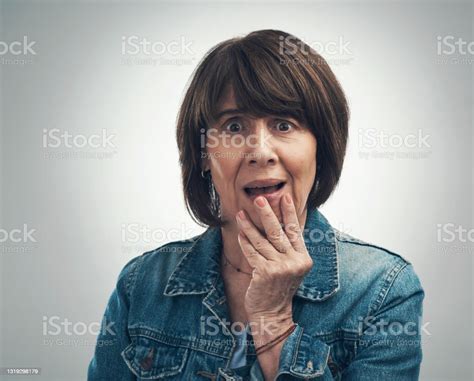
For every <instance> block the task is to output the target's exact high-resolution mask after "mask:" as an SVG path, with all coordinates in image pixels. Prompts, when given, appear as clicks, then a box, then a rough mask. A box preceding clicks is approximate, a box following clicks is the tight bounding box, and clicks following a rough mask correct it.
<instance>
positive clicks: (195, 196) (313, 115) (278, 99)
mask: <svg viewBox="0 0 474 381" xmlns="http://www.w3.org/2000/svg"><path fill="white" fill-rule="evenodd" d="M228 86H231V87H232V89H233V91H234V95H235V100H236V104H237V107H238V108H239V109H241V110H242V112H244V113H247V114H249V115H252V116H259V117H262V116H265V115H276V116H292V117H294V118H295V119H297V120H299V121H301V122H304V123H305V125H306V126H307V128H309V129H310V131H311V132H312V133H313V135H314V136H315V137H316V140H317V144H318V149H317V154H316V160H317V170H316V175H315V181H314V184H313V187H312V189H311V192H310V194H309V197H308V201H307V208H308V209H312V208H317V207H319V206H320V205H322V204H323V203H324V202H325V201H326V200H327V199H328V198H329V196H330V195H331V193H332V192H333V191H334V189H335V187H336V185H337V183H338V181H339V177H340V175H341V171H342V166H343V162H344V156H345V151H346V144H347V136H348V123H349V108H348V104H347V101H346V97H345V95H344V92H343V90H342V88H341V86H340V84H339V82H338V80H337V79H336V77H335V75H334V73H333V72H332V71H331V69H330V67H329V65H328V64H327V62H326V61H325V60H324V58H322V57H321V56H320V55H319V54H318V53H316V52H315V51H314V50H313V49H312V48H311V47H310V46H309V45H307V44H306V43H304V42H303V41H301V40H300V39H298V38H296V37H294V36H292V35H290V34H288V33H285V32H282V31H278V30H259V31H255V32H252V33H250V34H248V35H247V36H245V37H238V38H232V39H229V40H226V41H223V42H221V43H219V44H217V45H216V46H214V47H213V48H212V49H211V50H210V51H208V52H207V54H206V55H205V56H204V58H203V59H202V60H201V62H200V63H199V65H198V67H197V68H196V69H195V71H194V73H193V75H192V78H191V81H190V82H189V84H188V87H187V90H186V93H185V95H184V99H183V101H182V104H181V107H180V110H179V114H178V118H177V131H176V139H177V143H178V149H179V161H180V165H181V171H182V185H183V190H184V198H185V202H186V207H187V209H188V211H189V213H190V214H191V216H192V218H193V219H194V220H195V221H196V222H197V223H198V224H200V225H202V226H206V225H207V226H222V225H223V224H224V222H223V221H222V220H221V219H220V202H219V196H218V194H217V192H216V191H215V189H214V186H213V184H212V178H211V176H210V173H209V171H207V172H206V173H204V172H203V171H202V159H201V158H202V157H203V156H202V155H201V154H202V153H204V152H205V147H203V146H202V144H201V136H202V134H203V131H207V129H208V128H209V127H210V126H211V125H212V123H213V122H214V121H215V120H216V116H217V111H218V110H217V106H218V103H219V100H220V98H221V96H223V95H224V94H223V92H224V91H226V89H227V88H228ZM203 150H204V151H203Z"/></svg>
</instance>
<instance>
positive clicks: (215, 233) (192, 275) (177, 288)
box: [164, 209, 339, 301]
mask: <svg viewBox="0 0 474 381" xmlns="http://www.w3.org/2000/svg"><path fill="white" fill-rule="evenodd" d="M304 240H305V244H306V248H307V250H308V253H309V254H310V255H311V257H312V259H313V267H312V269H311V270H310V272H309V273H308V274H306V276H305V278H304V279H303V281H302V282H301V284H300V286H299V288H298V290H297V291H296V294H295V295H296V296H299V297H301V298H304V299H308V300H310V301H322V300H325V299H327V298H329V297H330V296H332V295H333V294H335V293H336V292H337V291H338V290H339V271H338V254H337V245H336V239H335V231H334V229H333V228H332V226H331V225H330V224H329V222H328V220H327V219H326V218H325V217H324V216H323V214H322V213H321V212H320V211H319V210H317V209H313V210H310V211H308V215H307V217H306V224H305V228H304ZM221 249H222V235H221V231H220V228H208V229H207V230H206V231H205V232H204V233H202V234H201V235H200V236H198V237H196V238H195V239H194V240H193V243H192V246H191V248H190V249H189V251H188V252H187V253H186V254H185V256H184V257H183V258H182V259H181V261H180V262H179V263H178V265H177V266H176V268H175V269H174V271H173V273H172V274H171V276H170V277H169V279H168V282H167V284H166V287H165V291H164V295H167V296H175V295H186V294H202V293H207V292H208V291H209V290H210V289H211V287H212V286H213V285H214V284H215V282H216V280H217V278H218V277H219V276H220V257H221Z"/></svg>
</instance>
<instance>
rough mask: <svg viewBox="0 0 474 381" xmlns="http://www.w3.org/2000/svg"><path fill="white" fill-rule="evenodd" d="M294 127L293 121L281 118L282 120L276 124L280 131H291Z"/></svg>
mask: <svg viewBox="0 0 474 381" xmlns="http://www.w3.org/2000/svg"><path fill="white" fill-rule="evenodd" d="M293 128H294V126H293V124H291V123H289V122H287V121H285V120H281V121H279V122H277V124H276V129H277V130H278V132H289V131H290V130H292V129H293Z"/></svg>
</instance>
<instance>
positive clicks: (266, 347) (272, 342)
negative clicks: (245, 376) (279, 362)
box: [255, 323, 296, 355]
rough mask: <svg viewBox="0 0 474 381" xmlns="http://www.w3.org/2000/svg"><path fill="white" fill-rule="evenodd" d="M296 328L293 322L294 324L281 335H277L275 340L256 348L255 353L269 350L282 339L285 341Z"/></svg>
mask: <svg viewBox="0 0 474 381" xmlns="http://www.w3.org/2000/svg"><path fill="white" fill-rule="evenodd" d="M295 328H296V324H295V323H293V325H292V326H291V327H290V328H288V329H287V330H286V331H285V332H283V333H282V334H281V335H279V336H277V337H275V338H274V339H273V340H271V341H269V342H268V343H266V344H265V345H262V346H261V347H259V348H257V349H256V350H255V353H256V354H257V355H259V354H261V353H263V352H265V351H267V350H268V349H270V348H272V347H273V346H275V345H276V344H278V343H279V342H280V341H283V340H284V339H286V338H287V337H288V336H290V335H291V333H292V332H293V331H294V330H295Z"/></svg>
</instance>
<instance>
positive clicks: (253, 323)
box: [249, 316, 295, 348]
mask: <svg viewBox="0 0 474 381" xmlns="http://www.w3.org/2000/svg"><path fill="white" fill-rule="evenodd" d="M294 325H295V323H294V321H293V318H292V317H278V318H269V317H265V316H260V317H259V318H254V319H249V327H250V330H251V334H252V337H253V339H254V342H255V347H256V348H258V347H260V346H262V345H264V344H266V343H268V342H270V341H272V340H273V339H275V338H276V337H278V336H279V335H282V334H284V333H285V331H287V330H289V329H290V328H291V327H293V326H294Z"/></svg>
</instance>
